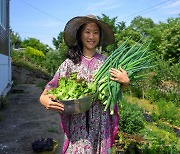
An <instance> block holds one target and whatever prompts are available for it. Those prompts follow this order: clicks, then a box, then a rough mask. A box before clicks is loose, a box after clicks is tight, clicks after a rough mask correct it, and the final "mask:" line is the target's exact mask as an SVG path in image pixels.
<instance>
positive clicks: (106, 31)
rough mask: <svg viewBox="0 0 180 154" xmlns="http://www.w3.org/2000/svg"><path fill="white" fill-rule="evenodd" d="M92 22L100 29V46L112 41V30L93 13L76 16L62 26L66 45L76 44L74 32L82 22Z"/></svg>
mask: <svg viewBox="0 0 180 154" xmlns="http://www.w3.org/2000/svg"><path fill="white" fill-rule="evenodd" d="M89 22H94V23H96V24H97V25H98V26H99V27H100V29H101V38H100V46H103V47H105V46H107V45H110V44H112V43H114V40H115V39H114V32H113V30H112V28H111V27H110V26H109V25H108V24H107V23H105V22H103V21H100V20H98V19H97V18H96V16H94V15H88V16H77V17H74V18H72V19H71V20H69V21H68V22H67V24H66V26H65V28H64V41H65V43H66V45H67V46H68V47H71V46H75V45H77V40H76V33H77V30H78V29H79V27H80V26H81V25H83V24H86V23H89Z"/></svg>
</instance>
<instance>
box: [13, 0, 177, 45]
mask: <svg viewBox="0 0 180 154" xmlns="http://www.w3.org/2000/svg"><path fill="white" fill-rule="evenodd" d="M102 13H103V14H105V15H107V16H109V17H110V18H113V17H117V22H120V21H124V22H126V25H127V26H128V25H129V24H130V22H131V21H132V19H133V18H134V17H136V16H138V15H140V16H142V17H145V18H151V19H152V20H153V21H154V22H155V23H158V22H159V21H162V22H166V20H167V19H168V18H170V17H173V18H175V17H178V15H179V13H180V0H89V1H88V0H51V1H50V0H10V26H11V28H12V29H13V31H14V32H17V33H19V35H20V36H21V39H27V38H30V37H33V38H36V39H38V40H40V42H42V43H44V44H48V45H49V46H51V47H52V48H54V46H53V44H52V39H53V37H55V38H57V36H58V34H59V32H62V31H63V29H64V26H65V24H66V22H67V21H68V20H70V19H71V18H73V17H75V16H79V15H80V16H82V15H88V14H94V15H98V16H101V15H102Z"/></svg>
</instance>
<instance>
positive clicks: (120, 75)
mask: <svg viewBox="0 0 180 154" xmlns="http://www.w3.org/2000/svg"><path fill="white" fill-rule="evenodd" d="M109 72H110V74H111V80H113V81H117V82H119V83H121V84H122V90H123V91H124V90H125V88H126V87H127V86H128V85H129V82H130V80H129V77H128V75H127V72H126V71H125V70H123V69H122V68H120V69H119V70H117V69H115V68H111V69H110V70H109Z"/></svg>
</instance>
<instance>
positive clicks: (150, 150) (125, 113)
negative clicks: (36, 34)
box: [11, 14, 180, 154]
mask: <svg viewBox="0 0 180 154" xmlns="http://www.w3.org/2000/svg"><path fill="white" fill-rule="evenodd" d="M98 18H99V19H100V20H103V21H106V22H108V23H109V24H110V25H111V26H112V28H113V30H114V32H115V40H116V41H115V43H114V44H113V45H110V46H108V47H106V48H104V49H102V53H103V54H105V55H107V56H109V55H110V54H111V53H112V52H113V51H114V50H115V49H117V47H119V46H120V45H121V44H122V43H123V42H124V41H126V40H127V39H128V41H127V44H128V45H129V46H132V45H134V44H135V43H137V42H138V43H139V44H143V43H144V40H149V42H150V46H149V50H150V51H151V52H153V53H154V54H155V58H154V60H153V61H152V62H151V64H152V65H153V66H154V67H152V68H149V69H144V70H143V71H141V72H140V73H139V75H142V76H143V77H142V78H139V79H136V80H131V82H130V85H129V86H128V88H127V89H126V91H125V92H124V93H123V99H122V101H121V102H120V103H119V104H118V106H119V115H120V122H119V131H118V134H117V136H116V139H115V143H114V145H113V153H114V154H115V153H145V154H156V153H170V154H172V153H174V154H175V153H180V103H179V102H180V69H179V68H180V61H179V59H180V43H179V40H180V31H179V29H180V18H179V17H178V18H170V19H168V20H167V22H164V23H163V22H160V23H158V24H155V23H154V22H153V21H152V20H151V19H150V18H143V17H141V16H138V17H136V18H134V19H133V20H132V21H131V24H130V25H129V26H126V24H125V22H123V21H122V22H119V23H116V19H117V17H115V18H112V19H110V18H109V17H108V16H107V15H104V14H102V17H98ZM53 44H54V46H55V48H56V49H51V48H49V47H47V46H46V45H43V44H42V43H40V42H39V41H38V40H37V39H35V38H29V39H26V40H21V38H20V36H18V34H17V33H14V32H13V31H12V34H11V47H12V49H11V56H12V62H13V65H18V66H22V67H26V68H27V69H31V70H37V69H39V70H41V71H44V72H45V73H47V74H48V75H50V76H53V74H54V73H55V71H56V70H57V68H58V67H59V65H60V64H61V63H62V62H63V61H64V59H65V53H66V51H67V47H66V45H65V43H64V41H63V32H60V33H59V36H58V37H57V38H53ZM14 47H16V48H25V51H24V50H23V51H21V50H14ZM40 84H42V85H44V84H45V83H40Z"/></svg>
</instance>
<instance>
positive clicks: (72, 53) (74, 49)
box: [66, 24, 101, 64]
mask: <svg viewBox="0 0 180 154" xmlns="http://www.w3.org/2000/svg"><path fill="white" fill-rule="evenodd" d="M85 25H86V24H83V25H81V26H80V27H79V29H78V30H77V34H76V40H77V45H76V46H71V47H69V49H68V52H67V55H66V57H67V58H69V59H70V60H72V61H73V63H74V64H78V63H80V62H81V56H82V54H83V44H82V40H81V31H82V29H83V28H84V26H85ZM98 27H99V31H100V38H101V28H100V26H99V25H98ZM99 43H100V41H99Z"/></svg>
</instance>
